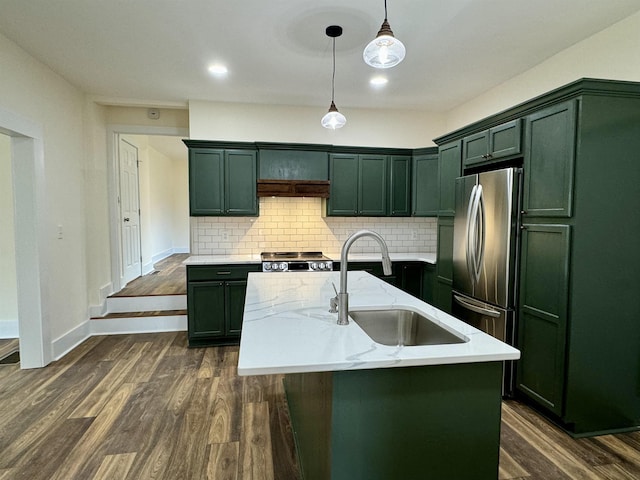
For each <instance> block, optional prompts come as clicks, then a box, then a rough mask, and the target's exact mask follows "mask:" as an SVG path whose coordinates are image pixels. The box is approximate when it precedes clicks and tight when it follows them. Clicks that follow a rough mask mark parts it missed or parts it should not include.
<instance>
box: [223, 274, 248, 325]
mask: <svg viewBox="0 0 640 480" xmlns="http://www.w3.org/2000/svg"><path fill="white" fill-rule="evenodd" d="M225 287H226V288H225V305H226V317H227V334H228V335H238V336H239V335H240V332H241V330H242V316H243V314H244V299H245V297H246V295H247V281H246V280H230V281H228V282H225Z"/></svg>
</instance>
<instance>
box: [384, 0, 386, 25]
mask: <svg viewBox="0 0 640 480" xmlns="http://www.w3.org/2000/svg"><path fill="white" fill-rule="evenodd" d="M384 20H385V21H387V0H384Z"/></svg>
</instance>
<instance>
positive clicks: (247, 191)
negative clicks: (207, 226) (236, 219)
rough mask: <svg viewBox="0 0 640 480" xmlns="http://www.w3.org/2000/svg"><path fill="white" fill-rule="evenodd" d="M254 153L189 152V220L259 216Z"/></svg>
mask: <svg viewBox="0 0 640 480" xmlns="http://www.w3.org/2000/svg"><path fill="white" fill-rule="evenodd" d="M256 171H257V164H256V152H255V151H254V150H234V149H226V150H225V149H209V148H189V212H190V215H191V216H216V215H236V216H251V215H257V214H258V200H257V196H256Z"/></svg>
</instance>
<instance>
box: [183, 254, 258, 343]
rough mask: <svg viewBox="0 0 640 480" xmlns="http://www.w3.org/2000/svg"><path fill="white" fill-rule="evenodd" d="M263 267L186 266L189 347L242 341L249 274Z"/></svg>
mask: <svg viewBox="0 0 640 480" xmlns="http://www.w3.org/2000/svg"><path fill="white" fill-rule="evenodd" d="M252 271H255V272H257V271H260V265H222V266H204V265H193V266H192V265H190V266H187V318H188V321H187V326H188V332H187V333H188V339H189V346H190V347H199V346H208V345H232V344H237V343H238V342H239V341H240V333H241V330H242V316H243V314H244V300H245V296H246V292H247V276H248V274H249V272H252Z"/></svg>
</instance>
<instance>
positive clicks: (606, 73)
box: [447, 12, 640, 131]
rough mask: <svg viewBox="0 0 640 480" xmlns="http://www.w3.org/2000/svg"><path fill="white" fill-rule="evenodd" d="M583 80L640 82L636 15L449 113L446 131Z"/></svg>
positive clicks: (638, 17)
mask: <svg viewBox="0 0 640 480" xmlns="http://www.w3.org/2000/svg"><path fill="white" fill-rule="evenodd" d="M583 77H591V78H605V79H612V80H629V81H635V82H638V81H640V12H638V13H636V14H634V15H632V16H630V17H628V18H626V19H624V20H622V21H620V22H618V23H616V24H614V25H612V26H611V27H609V28H607V29H605V30H603V31H601V32H599V33H596V34H595V35H593V36H591V37H589V38H587V39H585V40H583V41H581V42H579V43H577V44H575V45H573V46H572V47H570V48H567V49H565V50H563V51H562V52H560V53H558V54H556V55H554V56H553V57H551V58H549V59H547V60H546V61H544V62H542V63H540V64H539V65H537V66H535V67H534V68H532V69H530V70H527V71H526V72H524V73H522V74H521V75H518V76H516V77H514V78H512V79H511V80H508V81H506V82H504V83H503V84H502V85H498V86H497V87H495V88H492V89H491V90H489V91H488V92H486V93H485V94H483V95H481V96H479V97H477V98H475V99H473V100H471V101H470V102H467V103H465V104H463V105H460V106H459V107H457V108H455V109H454V110H452V111H450V112H449V113H448V114H447V131H452V130H455V129H457V128H461V127H464V126H465V125H468V124H469V123H473V122H475V121H477V120H480V119H482V118H484V117H487V116H490V115H492V114H494V113H498V112H500V111H502V110H505V109H507V108H510V107H512V106H514V105H517V104H519V103H522V102H524V101H527V100H529V99H530V98H533V97H536V96H538V95H541V94H543V93H546V92H548V91H550V90H553V89H554V88H558V87H561V86H562V85H565V84H567V83H570V82H573V81H574V80H578V79H579V78H583Z"/></svg>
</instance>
